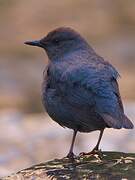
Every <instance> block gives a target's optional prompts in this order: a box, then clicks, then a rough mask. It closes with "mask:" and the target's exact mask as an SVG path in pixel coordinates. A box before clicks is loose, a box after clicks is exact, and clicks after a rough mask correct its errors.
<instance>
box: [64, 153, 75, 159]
mask: <svg viewBox="0 0 135 180" xmlns="http://www.w3.org/2000/svg"><path fill="white" fill-rule="evenodd" d="M66 157H67V158H69V159H75V157H76V156H75V154H74V153H73V152H69V153H68V155H67V156H66Z"/></svg>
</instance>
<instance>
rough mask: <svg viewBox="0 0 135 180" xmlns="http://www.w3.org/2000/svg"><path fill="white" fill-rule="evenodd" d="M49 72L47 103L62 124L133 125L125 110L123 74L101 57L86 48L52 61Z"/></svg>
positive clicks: (90, 127) (92, 126)
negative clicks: (121, 89)
mask: <svg viewBox="0 0 135 180" xmlns="http://www.w3.org/2000/svg"><path fill="white" fill-rule="evenodd" d="M80 55H81V56H80ZM47 72H48V73H47V74H46V78H45V82H44V84H46V86H45V87H44V88H43V89H44V90H43V92H44V93H43V97H44V98H43V99H44V105H45V106H46V109H47V110H48V113H49V114H50V116H51V117H52V118H53V119H54V120H56V121H57V122H58V123H59V124H61V125H63V126H67V127H69V128H72V129H73V128H75V127H76V128H80V127H81V128H80V131H84V129H86V131H91V130H96V129H102V128H104V127H113V128H121V127H125V128H132V124H131V122H130V121H129V120H128V119H127V118H126V116H125V115H124V111H123V105H122V101H121V97H120V93H119V88H118V84H117V78H118V76H119V74H118V72H117V71H116V70H115V68H114V67H113V66H112V65H110V64H109V63H108V62H105V61H104V60H103V59H102V58H101V57H99V56H97V55H96V54H94V53H93V55H92V56H91V55H89V54H88V53H85V52H84V51H83V52H82V53H81V52H80V53H73V54H72V55H71V54H70V56H69V57H68V56H66V57H65V59H64V61H61V62H59V63H58V62H56V63H53V64H50V65H49V66H48V69H47ZM71 124H72V125H71Z"/></svg>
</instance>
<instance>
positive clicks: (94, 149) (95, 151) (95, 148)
mask: <svg viewBox="0 0 135 180" xmlns="http://www.w3.org/2000/svg"><path fill="white" fill-rule="evenodd" d="M103 132H104V129H102V130H100V134H99V138H98V142H97V144H96V146H95V147H94V148H93V150H92V151H90V152H88V153H84V152H82V153H80V156H83V155H91V154H95V153H97V152H98V151H99V144H100V141H101V139H102V136H103Z"/></svg>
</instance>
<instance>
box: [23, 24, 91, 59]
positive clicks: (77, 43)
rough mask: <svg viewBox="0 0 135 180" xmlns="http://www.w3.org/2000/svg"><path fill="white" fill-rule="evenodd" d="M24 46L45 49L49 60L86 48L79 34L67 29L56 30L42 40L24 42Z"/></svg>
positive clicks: (86, 45) (85, 43)
mask: <svg viewBox="0 0 135 180" xmlns="http://www.w3.org/2000/svg"><path fill="white" fill-rule="evenodd" d="M25 44H27V45H31V46H38V47H41V48H43V49H45V51H46V53H47V55H48V57H49V59H50V60H55V59H59V58H61V57H63V56H65V55H67V54H68V53H72V52H73V51H76V50H79V49H83V48H86V47H88V44H87V42H86V41H85V40H84V39H83V38H82V37H81V36H80V34H79V33H77V32H76V31H74V30H73V29H71V28H67V27H61V28H57V29H55V30H53V31H51V32H49V33H48V34H47V36H45V37H44V38H42V39H40V40H36V41H26V42H25Z"/></svg>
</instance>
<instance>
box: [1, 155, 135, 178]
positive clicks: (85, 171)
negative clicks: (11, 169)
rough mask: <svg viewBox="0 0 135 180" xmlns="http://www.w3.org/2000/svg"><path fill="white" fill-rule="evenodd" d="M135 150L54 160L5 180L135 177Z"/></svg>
mask: <svg viewBox="0 0 135 180" xmlns="http://www.w3.org/2000/svg"><path fill="white" fill-rule="evenodd" d="M134 178H135V153H122V152H111V151H110V152H102V153H98V154H95V155H91V156H83V157H76V158H75V159H74V160H69V159H68V158H63V159H54V160H52V161H48V162H45V163H40V164H37V165H34V166H32V167H30V168H27V169H24V170H21V171H19V172H17V173H16V174H12V175H11V176H8V177H3V178H2V179H1V180H23V179H24V180H43V179H45V180H47V179H58V180H59V179H60V180H61V179H73V180H78V179H86V180H87V179H100V180H101V179H102V180H107V179H116V180H119V179H134Z"/></svg>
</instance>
